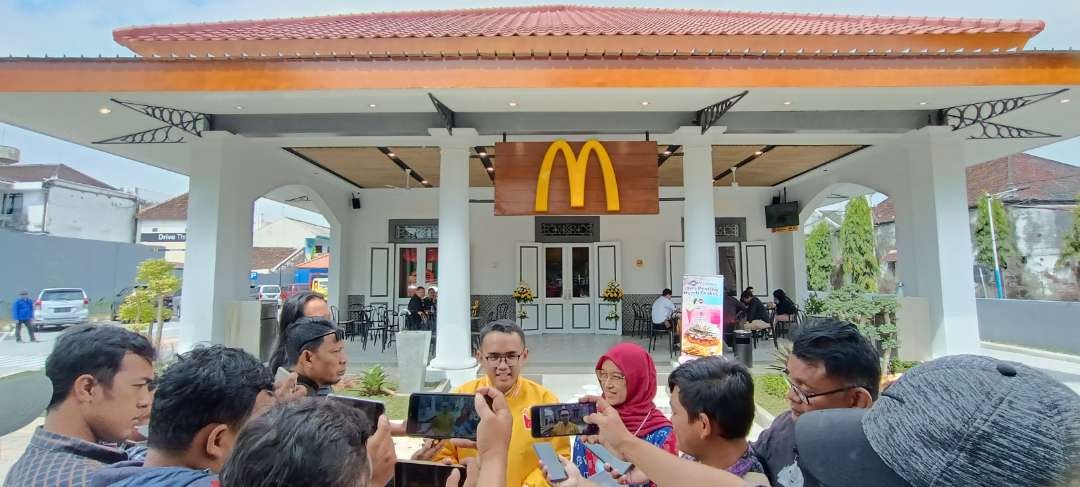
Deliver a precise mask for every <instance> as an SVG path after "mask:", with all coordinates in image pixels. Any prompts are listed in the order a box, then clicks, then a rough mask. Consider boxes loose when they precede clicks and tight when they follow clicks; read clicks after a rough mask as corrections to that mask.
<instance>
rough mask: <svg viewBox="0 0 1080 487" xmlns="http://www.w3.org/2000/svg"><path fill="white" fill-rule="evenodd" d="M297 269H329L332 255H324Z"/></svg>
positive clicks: (298, 266)
mask: <svg viewBox="0 0 1080 487" xmlns="http://www.w3.org/2000/svg"><path fill="white" fill-rule="evenodd" d="M296 268H297V269H329V268H330V254H323V255H320V256H318V257H316V258H314V259H311V260H309V261H307V262H304V263H303V264H300V265H297V266H296Z"/></svg>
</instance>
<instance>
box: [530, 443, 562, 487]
mask: <svg viewBox="0 0 1080 487" xmlns="http://www.w3.org/2000/svg"><path fill="white" fill-rule="evenodd" d="M533 451H535V452H536V458H539V459H540V462H542V463H543V464H544V467H545V468H547V473H548V480H550V481H552V482H562V481H563V480H566V479H567V478H568V476H567V475H566V468H564V467H563V464H562V461H561V460H559V454H557V453H555V448H553V447H552V446H551V443H548V442H546V441H544V442H536V443H533Z"/></svg>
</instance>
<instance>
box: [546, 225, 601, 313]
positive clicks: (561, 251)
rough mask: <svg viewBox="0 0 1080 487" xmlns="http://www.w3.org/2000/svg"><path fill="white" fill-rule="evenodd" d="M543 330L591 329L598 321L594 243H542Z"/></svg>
mask: <svg viewBox="0 0 1080 487" xmlns="http://www.w3.org/2000/svg"><path fill="white" fill-rule="evenodd" d="M543 251H544V255H543V259H544V260H543V262H542V264H541V269H542V271H543V282H542V283H541V285H542V286H543V288H542V289H540V292H539V294H540V297H541V299H542V303H541V304H542V308H543V316H544V317H543V331H544V332H549V333H585V332H589V333H591V332H592V331H593V330H594V329H595V327H596V324H595V323H594V321H595V317H594V313H593V307H594V303H595V296H596V276H595V275H594V273H593V246H592V245H591V244H545V245H544V246H543Z"/></svg>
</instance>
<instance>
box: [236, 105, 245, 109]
mask: <svg viewBox="0 0 1080 487" xmlns="http://www.w3.org/2000/svg"><path fill="white" fill-rule="evenodd" d="M236 109H237V110H243V109H244V107H243V106H240V105H236Z"/></svg>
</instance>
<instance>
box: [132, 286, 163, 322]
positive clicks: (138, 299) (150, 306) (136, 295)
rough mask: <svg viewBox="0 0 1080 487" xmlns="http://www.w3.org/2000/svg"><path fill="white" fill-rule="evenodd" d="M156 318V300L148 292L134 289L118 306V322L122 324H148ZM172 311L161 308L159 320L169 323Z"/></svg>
mask: <svg viewBox="0 0 1080 487" xmlns="http://www.w3.org/2000/svg"><path fill="white" fill-rule="evenodd" d="M156 318H157V300H155V299H154V296H152V295H151V294H150V293H149V292H146V291H144V290H142V289H136V290H135V292H133V293H131V294H129V295H128V297H127V298H124V303H123V304H121V305H120V321H122V322H124V323H150V322H152V321H154V320H155V319H156ZM170 318H172V310H171V309H169V308H162V310H161V319H162V320H164V321H169V319H170Z"/></svg>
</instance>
